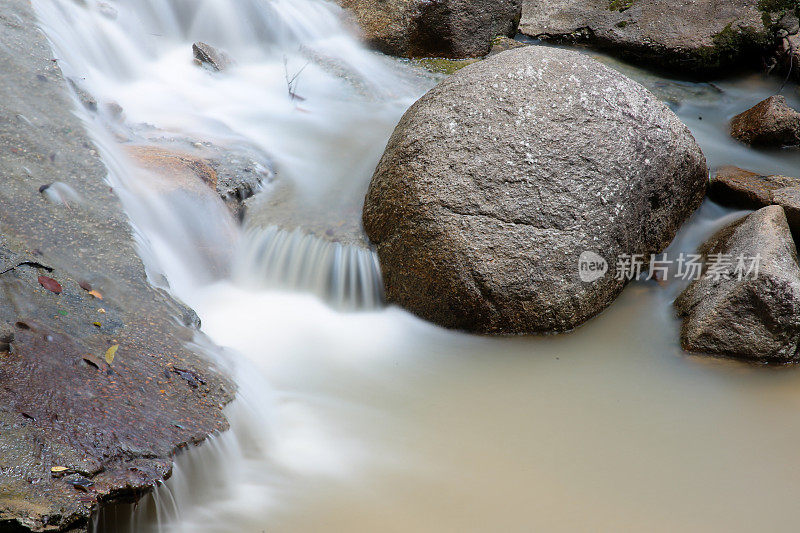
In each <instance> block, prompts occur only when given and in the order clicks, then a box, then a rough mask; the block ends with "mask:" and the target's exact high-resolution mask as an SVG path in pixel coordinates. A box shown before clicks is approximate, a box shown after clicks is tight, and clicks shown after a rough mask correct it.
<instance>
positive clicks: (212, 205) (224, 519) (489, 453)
mask: <svg viewBox="0 0 800 533" xmlns="http://www.w3.org/2000/svg"><path fill="white" fill-rule="evenodd" d="M34 5H35V7H36V8H37V11H38V13H39V16H40V20H41V23H42V26H43V29H44V30H45V32H46V34H47V35H48V37H49V38H50V40H51V42H52V44H53V48H54V54H55V55H54V57H56V58H57V59H58V60H59V64H60V66H61V67H62V69H63V70H64V72H65V73H66V74H67V75H69V76H72V77H73V78H75V79H76V80H79V81H80V83H81V84H82V85H83V86H84V87H85V88H86V89H87V90H89V91H90V92H91V93H92V94H93V95H94V96H95V97H96V98H97V101H98V112H97V113H95V114H90V113H88V112H85V111H84V110H83V109H81V111H80V113H81V116H82V117H83V118H84V119H85V122H86V124H87V127H88V129H89V131H90V132H91V133H92V136H93V138H94V140H95V142H96V144H97V146H98V148H99V150H100V152H101V156H102V157H103V159H104V161H105V162H106V164H107V165H108V168H109V181H110V182H111V184H112V186H114V188H115V191H116V192H117V193H118V194H119V196H120V197H121V199H122V200H123V205H124V207H125V209H126V211H127V213H128V214H129V216H130V219H131V223H132V225H133V227H134V229H135V233H136V236H137V239H138V240H139V243H140V251H141V255H142V257H143V259H144V261H145V263H146V265H147V267H148V274H149V276H150V278H151V281H152V282H153V283H155V284H157V285H161V286H165V287H169V289H170V290H171V291H172V293H173V294H174V295H175V296H176V297H178V298H180V299H182V300H184V301H185V302H186V303H187V304H189V305H190V306H191V307H192V308H193V309H195V310H196V311H197V313H198V315H199V316H200V317H201V319H202V323H203V326H202V334H201V335H198V338H197V341H196V343H197V346H196V348H197V350H198V351H200V352H203V353H205V354H207V356H208V357H212V358H214V359H215V360H216V361H217V362H218V364H219V365H220V367H221V368H223V369H225V370H226V371H227V372H230V373H231V375H232V376H233V379H234V380H235V381H236V383H237V385H238V387H239V392H238V397H237V399H236V400H235V401H234V402H233V403H232V404H231V405H230V406H228V407H227V408H226V414H227V415H228V417H229V419H230V422H231V429H230V431H228V432H225V433H223V434H221V435H217V436H215V437H213V438H211V439H210V440H209V441H208V442H206V443H205V444H203V445H202V446H200V447H198V448H196V449H192V450H189V451H187V452H186V453H183V454H182V455H180V456H179V457H178V459H177V463H176V466H175V471H174V474H173V476H172V478H171V479H170V480H168V481H167V482H166V484H165V485H163V486H161V487H159V488H158V489H157V490H156V491H155V492H154V493H153V494H152V495H149V496H147V497H145V498H144V499H143V500H142V501H141V502H140V503H139V504H138V505H137V506H136V507H135V508H130V507H124V506H121V507H111V508H108V509H106V510H104V511H102V512H101V513H100V514H99V515H98V517H97V520H96V521H95V528H96V529H97V530H98V531H114V532H116V531H152V532H156V531H160V532H167V531H169V532H171V531H181V532H226V531H230V532H261V531H271V532H282V531H286V532H303V533H306V532H315V531H347V532H354V533H356V532H375V531H382V532H383V531H397V532H427V531H430V532H450V531H458V532H465V531H476V532H477V531H480V532H485V531H520V532H521V531H665V532H666V531H676V530H680V531H710V530H714V531H753V530H763V531H794V530H796V528H797V523H798V521H800V507H798V505H797V502H798V500H800V461H799V460H798V459H797V446H798V444H797V443H798V442H800V416H798V412H800V372H798V369H797V368H795V367H780V368H775V367H765V366H759V365H749V364H744V363H739V362H734V361H728V360H721V359H711V358H706V357H699V356H691V355H687V354H685V353H683V352H681V350H680V347H679V345H678V323H677V322H676V320H675V319H674V316H673V311H672V308H671V300H672V299H673V298H674V297H675V296H676V294H677V293H678V291H679V290H680V288H681V286H680V284H679V283H677V282H671V283H668V284H665V285H659V284H657V283H654V282H635V283H632V284H631V285H630V286H629V287H628V288H627V289H626V290H625V292H624V293H623V295H622V296H621V297H620V298H619V300H618V301H617V302H616V303H615V304H614V305H613V306H612V307H611V308H609V309H608V310H607V311H606V312H604V313H603V314H602V315H600V316H599V317H597V318H595V319H594V320H592V321H590V322H589V323H588V324H586V325H585V326H584V327H581V328H579V329H578V330H577V331H575V332H573V333H571V334H567V335H560V336H547V337H530V338H528V337H519V338H486V337H479V336H471V335H466V334H463V333H458V332H452V331H446V330H443V329H440V328H437V327H434V326H432V325H430V324H427V323H425V322H422V321H420V320H418V319H416V318H415V317H413V316H411V315H409V314H408V313H406V312H404V311H402V310H400V309H398V308H395V307H391V306H389V307H386V306H384V305H382V304H380V284H379V282H378V278H377V277H376V276H378V275H379V274H378V271H377V268H376V264H375V260H374V256H373V255H372V254H371V253H370V252H368V251H367V250H365V249H364V248H363V246H362V245H360V244H359V240H358V236H357V235H356V236H355V238H354V241H353V242H349V243H344V244H339V243H333V244H332V243H330V242H328V241H326V240H325V239H324V235H323V238H319V237H317V236H314V235H312V234H316V235H320V232H319V231H318V230H319V227H320V225H322V226H324V225H325V224H329V225H330V227H331V228H338V227H341V226H342V225H344V226H347V225H348V224H351V225H352V224H356V225H357V220H358V206H359V205H360V203H361V200H362V198H363V193H364V191H365V189H366V186H367V183H368V180H369V178H370V176H371V172H372V169H373V168H374V166H375V164H376V162H377V159H378V158H379V156H380V154H381V152H382V150H383V147H384V146H385V143H386V141H387V139H388V136H389V135H390V133H391V131H392V129H393V127H394V125H395V123H396V122H397V120H399V118H400V116H401V115H402V113H403V111H404V110H405V109H406V108H407V107H408V106H409V105H410V104H411V103H412V102H413V101H414V100H415V99H416V98H417V97H419V96H420V95H421V94H423V93H424V92H425V91H426V90H427V89H428V88H430V87H431V86H433V84H434V83H435V82H436V77H434V76H433V75H430V74H428V73H427V72H425V71H422V70H419V69H417V68H415V67H414V66H413V65H411V64H409V63H407V62H404V61H401V60H394V59H390V58H386V57H383V56H380V55H378V54H375V53H372V52H369V51H366V50H365V49H363V48H362V47H361V46H360V45H359V44H358V42H357V40H356V39H355V38H354V37H353V36H352V33H351V31H352V28H350V27H349V26H348V25H347V24H345V23H343V22H342V20H341V17H340V15H341V13H340V12H339V10H338V8H336V7H335V6H333V5H332V4H328V3H325V2H322V1H317V0H119V1H117V2H113V3H105V2H96V1H95V0H86V2H74V1H72V0H35V1H34ZM198 40H202V41H207V42H209V43H211V44H212V45H214V46H217V47H220V48H222V49H224V50H225V51H226V52H227V53H228V54H230V56H231V57H233V58H234V59H235V61H236V64H235V65H234V66H232V67H231V68H230V69H229V70H228V71H225V72H220V73H212V72H210V71H208V70H206V69H203V68H200V67H198V66H196V65H194V64H193V62H192V52H191V44H192V42H195V41H198ZM600 59H601V60H603V61H607V62H609V63H611V64H612V66H614V67H615V68H619V69H620V70H622V71H623V72H625V73H626V74H628V75H630V76H632V77H634V78H636V79H638V80H640V81H641V82H642V83H644V84H645V85H647V86H648V87H649V88H651V89H652V90H653V91H654V92H656V94H658V95H659V96H660V97H662V98H664V99H665V100H666V101H667V102H669V104H670V105H671V106H672V107H673V109H674V110H675V111H676V112H677V113H678V114H679V116H680V117H681V118H682V119H683V120H684V121H685V122H686V123H687V124H688V125H689V127H690V128H691V129H692V131H693V132H694V134H695V136H696V137H697V139H698V141H699V143H700V144H701V146H702V148H703V150H704V152H705V154H706V156H707V157H708V159H709V164H710V165H711V166H714V165H721V164H734V165H739V166H742V167H744V168H749V169H752V170H755V171H759V172H763V173H784V174H787V175H798V174H800V155H798V152H790V151H756V150H753V149H750V148H747V147H745V146H742V145H739V144H737V143H736V142H734V141H733V140H731V139H730V138H729V137H728V136H727V134H726V128H725V124H726V122H727V120H728V119H729V118H730V117H731V116H732V115H733V114H735V113H737V112H740V111H741V110H744V109H746V108H748V107H750V106H751V105H753V104H755V103H756V102H757V101H759V100H760V99H762V98H764V97H766V96H768V95H770V94H773V93H775V92H776V91H778V90H779V88H780V84H781V80H779V79H777V78H764V77H761V76H756V75H750V76H740V77H737V78H735V79H730V80H723V81H718V82H716V83H713V84H711V83H693V82H686V81H676V80H672V79H669V78H667V77H662V76H658V75H655V74H652V73H648V72H645V71H642V70H639V69H634V68H632V67H629V66H626V65H624V64H621V63H618V62H616V61H612V60H609V59H607V58H603V57H600ZM295 75H297V77H296V78H295ZM292 78H294V79H295V82H294V83H293V84H292V85H291V87H289V84H288V83H287V79H288V80H291V79H292ZM289 89H291V92H290V90H289ZM292 94H294V95H295V96H292ZM783 94H785V95H786V96H787V97H788V98H789V100H790V103H792V104H794V105H795V106H798V105H800V99H798V96H799V95H798V91H797V87H796V86H792V85H789V86H787V87H785V88H784V89H783ZM296 96H299V97H300V98H297V97H296ZM111 103H114V104H118V105H119V106H120V107H121V109H122V110H123V116H122V118H120V117H119V116H118V109H119V108H117V107H115V106H109V104H111ZM76 108H77V103H76ZM182 142H184V143H191V142H200V143H205V142H210V143H214V144H215V145H216V146H221V147H241V146H247V148H248V150H250V151H251V152H255V153H258V154H260V155H262V156H263V158H264V160H265V161H269V162H271V164H272V165H273V166H274V171H275V173H276V176H277V178H276V181H275V184H267V185H265V188H264V191H263V192H262V193H260V195H258V196H257V197H256V198H255V199H253V200H252V201H251V202H250V204H249V211H248V213H249V214H248V216H247V217H246V219H245V221H244V226H243V229H240V227H239V226H238V225H237V224H236V223H235V222H234V221H233V219H232V217H231V216H230V214H229V213H228V211H227V210H226V209H225V208H224V206H223V205H222V203H221V201H220V200H219V199H218V198H217V197H216V196H215V195H214V194H213V193H210V192H208V193H202V194H198V193H196V192H195V193H192V194H184V193H182V192H180V191H178V192H175V191H174V190H172V189H170V188H169V187H168V186H167V185H168V184H166V183H165V181H164V180H165V177H163V176H155V175H152V174H151V173H148V172H146V171H145V170H144V169H142V168H139V167H137V165H136V164H135V162H134V161H133V160H131V159H129V158H128V157H127V156H126V155H125V151H124V150H123V149H122V145H123V144H124V143H135V144H155V145H160V146H174V145H175V143H182ZM276 184H282V185H276ZM276 186H281V187H287V188H288V190H289V191H290V195H289V196H290V201H289V202H288V204H287V205H289V206H290V209H289V212H290V213H291V215H292V217H291V218H292V221H293V222H292V227H285V228H283V229H278V226H280V225H281V220H280V216H278V215H276V218H275V220H274V221H273V222H274V224H273V225H270V224H266V225H265V224H256V223H254V222H253V220H255V219H257V218H258V217H264V216H266V218H267V220H269V216H270V215H271V214H272V212H271V211H270V209H272V204H270V203H269V202H267V201H266V200H264V199H265V198H269V195H270V193H271V191H272V190H273V188H274V187H276ZM165 190H167V191H169V194H167V193H166V192H165ZM285 212H286V210H284V211H282V213H284V215H285ZM281 216H283V215H281ZM735 216H737V213H735V212H732V211H730V210H725V209H722V208H720V207H718V206H715V205H713V204H711V203H708V202H707V203H706V204H705V205H704V206H703V207H702V208H701V210H700V211H699V212H698V213H697V214H696V215H695V216H694V217H693V219H692V220H691V221H690V222H689V223H688V224H687V225H685V226H684V228H683V230H682V231H681V233H680V235H679V236H678V237H677V238H676V240H675V242H674V243H673V244H672V246H671V248H670V253H675V254H677V253H679V252H681V251H683V252H692V251H693V250H694V249H695V247H696V246H697V245H698V244H699V243H700V242H701V241H702V240H703V239H704V238H705V237H707V236H708V235H709V234H710V233H711V232H713V231H714V230H715V229H716V228H718V227H720V226H721V225H722V224H724V223H725V222H726V221H728V220H731V219H732V218H734V217H735ZM297 221H300V222H299V223H298V222H297ZM304 221H308V224H304ZM312 222H313V223H312ZM306 225H307V226H308V227H305V226H306ZM345 287H346V288H345ZM354 287H357V290H356V289H354ZM215 345H216V346H219V347H222V348H215V347H214V346H215Z"/></svg>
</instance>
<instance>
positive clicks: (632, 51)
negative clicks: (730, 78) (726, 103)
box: [519, 0, 800, 72]
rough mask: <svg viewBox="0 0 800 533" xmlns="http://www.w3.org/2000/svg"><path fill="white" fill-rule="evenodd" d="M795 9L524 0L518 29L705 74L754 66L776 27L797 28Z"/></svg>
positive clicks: (745, 0) (772, 4) (714, 2)
mask: <svg viewBox="0 0 800 533" xmlns="http://www.w3.org/2000/svg"><path fill="white" fill-rule="evenodd" d="M798 13H800V8H798V7H797V3H796V1H795V0H687V1H682V2H675V1H674V0H646V1H645V0H552V1H548V2H541V1H539V0H525V1H524V2H523V9H522V20H521V21H520V27H519V31H520V32H522V33H524V34H525V35H528V36H531V37H534V38H538V39H544V40H557V41H578V42H586V43H588V44H591V45H594V46H597V47H600V48H603V49H606V50H609V51H611V52H612V53H616V54H619V55H623V56H625V57H626V58H629V59H633V60H639V61H643V62H647V63H649V64H658V65H661V66H665V67H671V68H675V69H679V70H681V71H686V70H692V71H702V72H707V71H714V70H719V69H722V68H724V67H727V66H736V65H743V64H746V63H751V64H758V63H759V60H760V59H761V58H762V57H763V56H765V55H770V54H772V53H773V52H774V51H775V49H776V48H777V43H778V39H777V35H778V34H779V32H780V31H781V30H783V31H784V32H787V31H789V32H792V31H793V32H795V33H796V31H797V30H796V28H795V26H796V21H797V15H798Z"/></svg>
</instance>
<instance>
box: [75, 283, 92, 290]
mask: <svg viewBox="0 0 800 533" xmlns="http://www.w3.org/2000/svg"><path fill="white" fill-rule="evenodd" d="M78 285H80V286H81V289H83V290H85V291H90V290H92V284H91V283H89V282H88V281H79V282H78Z"/></svg>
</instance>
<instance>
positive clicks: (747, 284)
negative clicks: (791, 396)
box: [675, 206, 800, 362]
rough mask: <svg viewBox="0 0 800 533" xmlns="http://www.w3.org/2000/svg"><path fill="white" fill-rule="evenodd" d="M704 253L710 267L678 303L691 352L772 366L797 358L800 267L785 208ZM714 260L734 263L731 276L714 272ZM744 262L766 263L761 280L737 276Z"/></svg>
mask: <svg viewBox="0 0 800 533" xmlns="http://www.w3.org/2000/svg"><path fill="white" fill-rule="evenodd" d="M699 253H701V254H702V255H703V256H704V257H705V258H706V261H705V264H706V265H707V267H706V268H707V269H706V271H705V273H704V274H703V276H702V277H701V278H699V279H697V280H695V281H693V282H692V283H691V284H690V285H689V286H688V287H687V288H686V290H685V291H684V292H683V293H681V295H680V296H679V297H678V298H677V299H676V301H675V307H676V309H677V311H678V315H679V316H680V317H681V318H683V325H682V328H681V345H682V346H683V348H684V349H685V350H688V351H692V352H699V353H706V354H716V355H724V356H732V357H739V358H746V359H756V360H759V361H766V362H786V361H793V360H796V359H797V358H798V344H799V343H800V267H798V263H797V250H796V248H795V244H794V242H793V241H792V236H791V234H790V232H789V226H788V224H787V223H786V216H785V214H784V211H783V209H782V208H781V207H779V206H768V207H764V208H762V209H760V210H758V211H756V212H755V213H753V214H751V215H749V216H747V217H745V218H743V219H741V220H739V221H737V222H735V223H734V224H732V225H730V226H728V227H726V228H724V229H722V230H721V231H719V232H718V233H717V234H716V235H714V236H713V237H711V239H709V240H708V241H707V242H706V243H705V244H704V245H703V246H702V247H701V249H700V250H699ZM714 254H723V257H724V256H727V257H729V258H732V261H731V268H727V269H724V268H723V269H722V272H723V274H726V275H717V273H716V271H719V269H715V271H712V268H711V267H710V266H708V264H709V258H712V257H714ZM717 257H719V256H717ZM739 257H744V258H754V257H759V258H760V260H759V262H758V275H757V276H753V275H752V274H751V275H749V276H743V277H741V278H740V276H739V275H737V273H736V272H735V265H736V263H737V261H738V259H737V258H739ZM714 261H715V260H713V259H712V260H711V264H714ZM716 264H717V265H722V264H723V263H722V261H717V263H716Z"/></svg>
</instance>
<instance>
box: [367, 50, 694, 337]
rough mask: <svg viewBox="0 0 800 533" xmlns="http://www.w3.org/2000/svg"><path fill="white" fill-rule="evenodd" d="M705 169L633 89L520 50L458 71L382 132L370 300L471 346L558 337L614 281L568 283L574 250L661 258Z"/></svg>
mask: <svg viewBox="0 0 800 533" xmlns="http://www.w3.org/2000/svg"><path fill="white" fill-rule="evenodd" d="M706 182H707V171H706V165H705V158H704V157H703V154H702V153H701V152H700V149H699V148H698V146H697V144H696V142H695V140H694V138H693V137H692V136H691V134H690V133H689V131H688V129H687V128H686V127H685V126H684V125H683V124H682V123H681V122H680V120H678V118H677V117H676V116H675V115H674V114H673V113H672V112H671V111H670V110H669V109H668V108H667V107H666V106H665V105H663V104H662V103H661V102H659V101H658V99H657V98H656V97H655V96H653V95H652V94H651V93H649V92H648V91H647V90H646V89H644V88H643V87H642V86H640V85H638V84H637V83H635V82H633V81H632V80H630V79H628V78H626V77H625V76H623V75H622V74H619V73H618V72H616V71H614V70H612V69H610V68H608V67H605V66H603V65H601V64H600V63H598V62H596V61H594V60H592V59H590V58H588V57H587V56H585V55H582V54H578V53H575V52H568V51H565V50H560V49H555V48H546V47H538V46H529V47H524V48H520V49H518V50H511V51H508V52H504V53H501V54H499V55H497V56H494V57H492V58H489V59H486V60H484V61H482V62H479V63H476V64H474V65H470V66H468V67H465V68H464V69H462V70H460V71H458V72H457V73H455V74H453V75H452V76H450V77H449V78H447V79H446V80H444V81H443V82H442V83H440V84H439V85H438V86H437V87H435V88H434V89H433V90H431V91H430V92H429V93H428V94H426V95H425V96H424V97H422V98H421V99H420V100H419V101H418V102H417V103H415V104H414V105H413V106H412V107H411V108H410V109H409V110H408V112H406V114H405V115H404V116H403V118H402V120H401V121H400V123H399V125H398V126H397V128H396V129H395V131H394V133H393V135H392V137H391V139H390V141H389V144H388V146H387V149H386V152H385V153H384V155H383V158H382V159H381V161H380V164H379V165H378V168H377V169H376V171H375V174H374V176H373V178H372V183H371V185H370V188H369V191H368V193H367V197H366V201H365V204H364V216H363V221H364V228H365V229H366V231H367V235H368V236H369V238H370V240H371V241H372V242H373V243H374V245H375V246H376V247H377V252H378V256H379V258H380V262H381V270H382V272H383V277H384V286H385V291H386V296H387V299H388V300H389V301H392V302H395V303H398V304H400V305H401V306H403V307H405V308H407V309H409V310H410V311H412V312H414V313H416V314H417V315H419V316H421V317H423V318H425V319H428V320H431V321H433V322H436V323H438V324H441V325H444V326H447V327H453V328H461V329H466V330H471V331H478V332H485V333H534V332H550V331H564V330H568V329H570V328H574V327H576V326H578V325H580V324H581V323H583V322H584V321H586V320H588V319H589V318H591V317H592V316H594V315H596V314H597V313H599V312H600V311H602V310H603V309H604V308H605V307H606V306H608V305H609V304H611V302H612V301H613V300H614V299H615V298H616V297H617V295H619V293H620V292H621V291H622V289H623V287H624V285H625V281H624V280H617V279H615V276H614V272H612V271H609V272H606V273H605V275H602V274H601V275H600V276H599V277H598V278H597V279H592V280H590V281H587V282H584V281H582V279H581V274H580V271H579V258H580V256H581V255H582V253H583V252H586V251H589V252H592V253H596V254H599V255H601V256H602V258H601V259H604V260H605V261H606V262H607V264H610V265H611V266H612V267H613V265H615V263H616V260H617V257H618V256H620V255H622V254H650V253H656V252H659V251H661V250H662V249H663V248H664V247H665V246H666V245H667V244H668V243H669V242H670V241H671V240H672V238H673V236H674V235H675V232H676V231H677V229H678V228H679V226H680V225H681V224H682V222H683V221H684V220H685V219H686V218H687V217H688V216H689V215H690V214H691V213H692V212H693V211H694V210H695V209H696V208H697V206H698V205H699V204H700V202H701V201H702V198H703V196H704V194H705V186H706Z"/></svg>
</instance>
